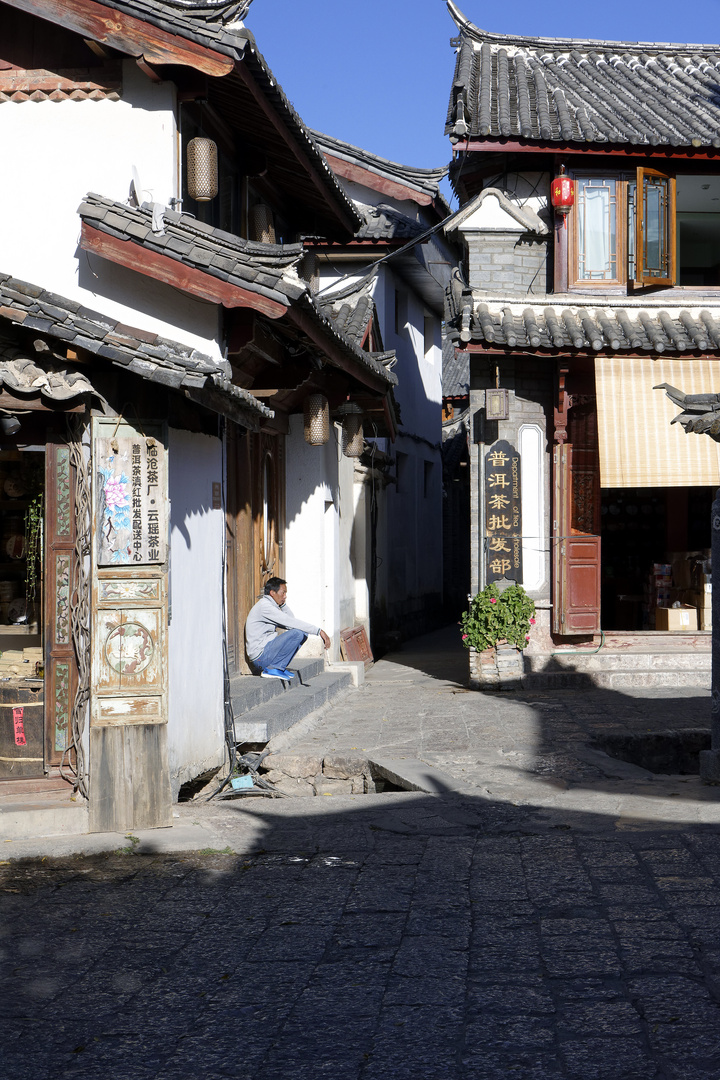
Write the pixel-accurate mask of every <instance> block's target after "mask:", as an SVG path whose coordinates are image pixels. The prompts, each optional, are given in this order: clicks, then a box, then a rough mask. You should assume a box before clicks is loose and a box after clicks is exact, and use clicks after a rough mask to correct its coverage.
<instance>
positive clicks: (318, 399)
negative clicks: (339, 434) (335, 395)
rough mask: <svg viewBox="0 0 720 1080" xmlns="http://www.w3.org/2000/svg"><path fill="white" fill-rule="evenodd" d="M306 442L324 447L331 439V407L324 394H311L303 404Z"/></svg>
mask: <svg viewBox="0 0 720 1080" xmlns="http://www.w3.org/2000/svg"><path fill="white" fill-rule="evenodd" d="M303 417H304V421H305V423H304V432H305V442H306V443H309V445H310V446H324V445H325V443H326V442H327V441H328V440H329V438H330V407H329V405H328V399H327V398H326V397H325V396H324V395H323V394H309V395H308V396H307V397H306V398H305V401H304V402H303Z"/></svg>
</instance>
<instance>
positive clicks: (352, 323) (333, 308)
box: [316, 280, 375, 346]
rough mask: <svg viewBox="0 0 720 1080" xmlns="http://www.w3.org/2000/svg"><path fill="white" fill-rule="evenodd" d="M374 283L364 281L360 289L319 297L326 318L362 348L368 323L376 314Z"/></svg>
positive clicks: (345, 290) (319, 305)
mask: <svg viewBox="0 0 720 1080" xmlns="http://www.w3.org/2000/svg"><path fill="white" fill-rule="evenodd" d="M372 288H373V281H372V280H370V281H364V282H362V283H361V285H360V287H357V286H355V287H352V288H351V289H342V290H341V291H340V292H338V293H336V294H333V293H330V294H325V295H324V296H322V297H317V300H316V302H317V306H318V308H319V309H320V311H321V312H322V313H323V315H325V316H326V318H328V319H331V320H332V322H333V324H334V325H335V326H336V327H337V329H338V330H339V331H340V332H341V333H342V334H343V335H344V336H345V337H346V338H347V339H348V340H349V341H351V342H353V344H354V345H357V346H361V345H362V342H363V340H364V338H365V333H366V331H367V328H368V323H369V322H370V320H371V319H372V318H373V315H374V314H375V301H374V300H373V297H372Z"/></svg>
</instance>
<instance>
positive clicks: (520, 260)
mask: <svg viewBox="0 0 720 1080" xmlns="http://www.w3.org/2000/svg"><path fill="white" fill-rule="evenodd" d="M467 242H468V274H469V278H470V287H471V288H473V289H480V290H481V291H483V292H492V293H506V294H507V295H509V296H541V295H545V293H547V292H548V291H549V285H548V243H547V239H545V238H539V237H535V236H531V235H530V234H529V233H518V232H496V231H493V232H489V231H488V232H482V233H468V235H467Z"/></svg>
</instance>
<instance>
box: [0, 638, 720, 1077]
mask: <svg viewBox="0 0 720 1080" xmlns="http://www.w3.org/2000/svg"><path fill="white" fill-rule="evenodd" d="M439 641H440V638H437V637H436V638H428V639H424V642H425V650H426V651H425V652H423V645H422V643H421V644H420V645H418V646H417V648H416V650H415V651H414V652H410V651H409V649H408V651H406V652H401V653H398V654H396V655H395V656H394V657H390V658H386V659H385V660H383V661H381V662H380V663H378V664H377V665H376V666H375V668H374V669H373V671H372V673H371V674H370V676H369V678H368V681H367V683H366V686H365V688H364V689H363V690H361V691H360V692H357V693H351V694H349V695H348V697H347V698H346V699H345V700H344V701H343V702H341V703H340V704H339V705H337V706H336V707H335V708H333V709H332V710H331V711H330V712H328V714H327V715H326V716H325V718H324V719H323V720H322V722H321V723H320V724H319V726H317V727H316V728H315V729H314V730H312V731H307V732H305V733H304V734H303V735H302V738H298V740H297V745H296V746H295V747H293V749H297V750H298V752H300V750H302V751H303V752H304V751H305V750H308V749H309V748H314V749H315V750H317V749H318V747H323V748H325V749H327V750H328V751H330V750H338V751H343V750H345V749H348V750H349V749H351V748H354V749H363V750H369V749H373V750H374V751H377V750H378V747H380V748H381V749H384V750H385V751H386V752H388V753H392V754H394V755H395V756H398V755H399V754H400V753H402V752H406V753H408V754H410V753H411V754H412V755H413V756H414V757H417V758H420V759H421V760H423V761H427V762H428V763H429V764H432V765H433V766H435V767H437V768H441V769H443V770H444V771H446V773H447V775H448V776H449V777H450V776H452V777H454V778H455V779H456V780H457V779H458V778H462V777H463V776H464V781H463V783H464V786H463V787H462V788H457V789H454V790H448V791H447V792H445V793H442V794H439V795H427V794H423V793H414V792H386V793H383V794H378V795H372V796H342V797H337V798H335V797H333V798H314V799H285V800H281V801H269V800H267V801H266V800H260V799H255V800H245V801H242V800H235V801H233V802H230V803H226V804H217V803H216V802H213V803H210V804H207V803H203V804H199V803H193V804H184V805H182V806H180V807H179V808H178V813H179V814H180V815H181V821H182V822H187V823H192V822H196V823H197V827H198V829H199V832H200V833H201V834H202V835H203V836H204V837H205V838H206V841H207V847H205V848H204V849H202V850H195V851H188V850H179V851H174V852H173V851H169V852H168V851H166V852H164V853H163V852H158V851H155V852H153V851H152V849H151V845H150V844H148V843H146V841H145V840H144V839H143V842H142V843H136V842H135V841H134V840H133V839H132V838H129V839H128V840H127V841H125V842H124V843H123V845H122V848H121V850H120V852H116V853H103V854H97V853H96V854H93V855H91V856H77V855H76V856H64V857H62V858H59V859H53V858H51V857H49V856H51V855H52V853H53V851H55V850H59V849H58V848H57V847H56V846H53V845H52V843H51V842H46V852H45V854H46V855H47V856H48V857H47V858H45V859H43V858H42V856H41V855H40V853H39V852H38V854H37V857H35V858H31V859H23V860H20V861H12V862H9V863H7V864H4V865H3V866H2V867H0V912H1V914H0V932H1V933H2V940H1V942H0V945H1V948H2V1001H3V1011H4V1017H3V1034H2V1042H1V1043H0V1055H1V1058H2V1060H1V1062H0V1075H1V1076H2V1077H3V1078H4V1080H25V1078H27V1080H30V1078H32V1080H45V1078H50V1077H52V1078H53V1080H55V1078H65V1077H67V1078H74V1077H78V1078H80V1077H82V1078H83V1080H96V1078H97V1080H100V1078H101V1077H102V1078H103V1080H105V1078H108V1077H110V1078H112V1080H186V1078H187V1080H191V1078H192V1080H196V1078H197V1077H205V1076H208V1077H209V1076H221V1077H223V1076H224V1077H238V1076H246V1077H250V1078H255V1077H257V1078H260V1077H262V1078H267V1080H281V1078H282V1080H286V1078H288V1077H293V1078H298V1080H305V1078H310V1077H312V1078H317V1077H322V1076H328V1077H333V1078H334V1080H337V1078H339V1080H391V1078H403V1080H404V1078H407V1080H410V1078H413V1080H495V1078H498V1080H499V1078H500V1077H507V1076H512V1077H518V1078H523V1080H546V1078H547V1080H555V1078H566V1080H595V1078H597V1080H645V1078H648V1080H650V1078H653V1080H717V1077H718V1075H720V1023H719V1021H720V1010H719V1008H718V1003H719V1001H720V946H719V944H718V943H719V942H720V832H719V830H718V824H717V823H718V821H720V807H719V806H718V793H717V791H716V789H711V788H703V789H701V788H700V786H699V784H698V782H697V779H696V778H694V777H687V776H685V777H676V776H665V777H662V778H659V777H654V778H653V777H651V776H649V775H648V774H646V773H643V771H642V770H640V769H635V767H634V766H624V765H623V763H619V762H612V761H611V759H607V765H606V766H605V767H603V757H604V755H600V754H598V752H597V751H592V752H591V751H589V750H587V742H588V738H589V736H588V732H589V731H591V730H592V729H593V726H594V725H595V724H596V723H597V724H602V722H603V720H604V721H606V722H607V723H610V724H611V725H614V727H615V728H620V727H622V728H623V729H625V730H629V729H639V728H642V727H643V725H645V727H646V728H647V725H648V724H650V723H654V724H655V725H656V727H657V725H660V726H667V725H666V724H665V721H667V720H668V719H669V718H671V717H672V718H674V720H675V721H676V725H675V726H676V727H678V726H679V727H681V728H682V727H688V726H702V725H703V724H704V723H706V719H705V717H706V713H707V709H708V700H707V695H705V694H702V693H698V694H697V695H695V696H694V697H692V696H691V697H687V696H686V697H683V698H681V697H680V696H679V693H678V697H677V699H675V700H674V701H673V699H672V697H671V696H668V695H669V693H670V692H668V691H663V697H662V699H661V698H653V697H652V696H646V697H643V698H632V697H626V698H623V699H622V700H621V697H622V696H621V695H617V694H615V695H612V705H610V699H609V698H608V696H607V695H606V696H604V697H603V695H602V694H601V693H600V692H594V691H583V692H577V693H574V692H569V691H567V692H558V693H557V694H555V695H554V696H551V695H543V696H540V697H538V696H537V695H535V696H534V697H533V698H532V699H530V700H526V698H525V697H524V696H523V695H501V696H497V695H495V696H493V695H481V694H466V693H462V692H461V687H460V683H459V678H458V679H454V678H453V671H454V673H455V674H457V675H458V676H459V673H460V670H461V666H462V661H463V660H464V656H463V655H462V654H460V655H459V656H457V655H455V654H453V658H452V663H450V661H448V658H447V656H446V657H445V661H444V662H442V663H441V661H442V656H441V655H440V653H439V645H438V642H439ZM452 664H455V665H456V667H455V668H454V669H453V668H452ZM440 668H442V673H441V671H440ZM543 717H544V718H545V720H544V728H542V730H541V728H540V726H539V719H538V718H543ZM549 717H552V718H553V719H552V721H550V720H549V719H548V718H549ZM533 720H534V721H535V722H536V728H535V730H534V732H533V730H532V725H533ZM412 726H414V730H415V731H416V733H418V732H420V731H422V732H423V733H424V734H423V738H425V739H426V745H425V746H424V747H423V746H422V745H420V743H419V742H418V738H419V736H417V735H416V739H415V743H414V745H411V741H412V740H411V739H410V736H409V735H408V732H409V731H410V729H411V727H412ZM378 733H379V734H378ZM381 739H382V742H381V741H380V740H381ZM371 740H374V741H373V742H371ZM431 746H432V747H433V750H432V752H431V750H430V747H431ZM593 754H594V755H595V756H594V757H593ZM513 755H514V756H513ZM616 766H621V768H620V769H619V774H616V773H615V771H614V770H615V767H616ZM554 767H556V768H557V773H558V775H557V776H554V775H553V768H554ZM623 769H624V771H623ZM573 770H575V771H573ZM633 770H634V771H633ZM628 800H631V801H630V802H628ZM628 806H629V807H630V808H631V812H628V809H627V808H628ZM166 832H167V831H166ZM8 846H9V845H8ZM143 852H145V853H143Z"/></svg>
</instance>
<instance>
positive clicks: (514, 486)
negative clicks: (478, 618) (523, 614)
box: [485, 440, 523, 585]
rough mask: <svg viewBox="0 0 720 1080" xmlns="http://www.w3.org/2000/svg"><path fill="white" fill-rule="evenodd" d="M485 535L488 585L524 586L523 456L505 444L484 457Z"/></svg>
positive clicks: (497, 445) (498, 444) (493, 448)
mask: <svg viewBox="0 0 720 1080" xmlns="http://www.w3.org/2000/svg"><path fill="white" fill-rule="evenodd" d="M485 532H486V542H485V550H486V552H487V565H486V570H487V581H488V582H490V581H498V580H499V579H500V578H508V579H510V580H512V581H516V582H517V583H518V585H520V584H522V579H523V574H522V509H521V505H520V455H519V454H518V452H517V450H515V448H514V447H512V446H511V445H510V443H509V442H505V441H504V440H501V441H500V442H496V443H494V444H493V446H492V447H491V449H490V450H489V451H488V452H487V454H486V455H485Z"/></svg>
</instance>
